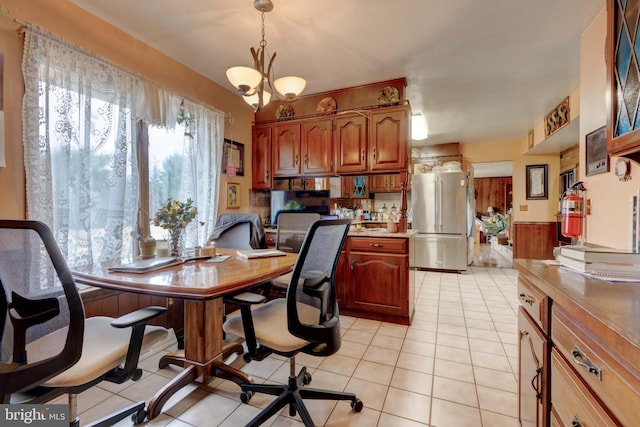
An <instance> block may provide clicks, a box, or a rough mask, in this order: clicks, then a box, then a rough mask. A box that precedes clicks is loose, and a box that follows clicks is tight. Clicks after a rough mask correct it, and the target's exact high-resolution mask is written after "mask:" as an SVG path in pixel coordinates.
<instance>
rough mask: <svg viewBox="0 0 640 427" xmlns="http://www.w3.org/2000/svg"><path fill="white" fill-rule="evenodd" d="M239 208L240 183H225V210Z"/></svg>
mask: <svg viewBox="0 0 640 427" xmlns="http://www.w3.org/2000/svg"><path fill="white" fill-rule="evenodd" d="M239 207H240V183H238V182H227V208H228V209H235V208H239Z"/></svg>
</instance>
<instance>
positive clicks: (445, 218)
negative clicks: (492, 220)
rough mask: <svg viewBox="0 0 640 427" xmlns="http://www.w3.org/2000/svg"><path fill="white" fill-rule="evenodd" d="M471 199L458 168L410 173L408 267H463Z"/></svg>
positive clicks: (467, 245) (466, 183)
mask: <svg viewBox="0 0 640 427" xmlns="http://www.w3.org/2000/svg"><path fill="white" fill-rule="evenodd" d="M474 205H475V199H474V198H473V197H472V196H471V193H470V191H469V178H468V176H467V175H466V173H464V172H462V171H447V172H431V173H426V174H418V175H413V177H412V181H411V209H412V217H413V220H412V228H413V229H414V230H416V231H417V233H416V235H415V236H414V248H415V251H414V256H413V260H414V261H413V264H414V265H412V266H411V267H417V268H426V269H438V270H454V271H466V270H467V267H468V265H469V260H470V257H469V250H470V248H469V236H471V229H472V227H473V215H474V210H475V208H474Z"/></svg>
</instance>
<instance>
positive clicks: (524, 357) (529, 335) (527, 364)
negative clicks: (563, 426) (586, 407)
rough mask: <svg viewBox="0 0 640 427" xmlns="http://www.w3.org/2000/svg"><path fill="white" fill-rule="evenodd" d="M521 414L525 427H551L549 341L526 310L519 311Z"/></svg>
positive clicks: (519, 405) (519, 407)
mask: <svg viewBox="0 0 640 427" xmlns="http://www.w3.org/2000/svg"><path fill="white" fill-rule="evenodd" d="M518 331H519V332H518V334H519V345H518V356H519V362H520V366H519V368H520V369H518V386H519V401H518V412H519V414H520V425H521V426H522V427H536V426H546V425H548V413H549V380H548V378H549V373H548V370H549V364H548V354H549V339H548V338H547V337H546V336H545V335H544V334H543V333H542V331H541V330H540V328H538V326H537V325H536V324H535V323H534V321H533V320H532V319H531V317H530V316H529V315H528V314H527V312H526V311H525V309H524V308H523V307H520V308H519V309H518Z"/></svg>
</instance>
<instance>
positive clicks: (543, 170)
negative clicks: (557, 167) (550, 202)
mask: <svg viewBox="0 0 640 427" xmlns="http://www.w3.org/2000/svg"><path fill="white" fill-rule="evenodd" d="M548 168H549V165H546V164H545V165H527V166H526V170H527V183H526V188H527V200H546V199H548V198H549V183H548Z"/></svg>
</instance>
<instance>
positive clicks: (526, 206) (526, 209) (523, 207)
mask: <svg viewBox="0 0 640 427" xmlns="http://www.w3.org/2000/svg"><path fill="white" fill-rule="evenodd" d="M528 210H529V205H520V212H526V211H528Z"/></svg>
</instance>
